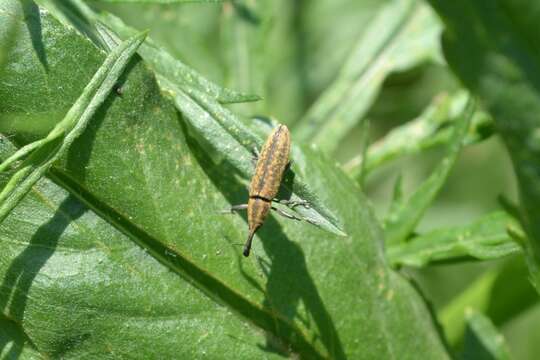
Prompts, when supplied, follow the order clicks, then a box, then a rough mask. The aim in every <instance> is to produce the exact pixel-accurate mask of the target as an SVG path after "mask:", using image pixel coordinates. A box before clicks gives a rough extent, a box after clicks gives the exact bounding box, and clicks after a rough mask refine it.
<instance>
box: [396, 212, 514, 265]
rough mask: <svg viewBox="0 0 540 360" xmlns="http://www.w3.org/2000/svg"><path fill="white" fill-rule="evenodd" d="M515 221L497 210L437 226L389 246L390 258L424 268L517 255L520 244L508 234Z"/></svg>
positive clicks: (402, 263) (398, 263)
mask: <svg viewBox="0 0 540 360" xmlns="http://www.w3.org/2000/svg"><path fill="white" fill-rule="evenodd" d="M515 223H516V222H515V220H514V219H513V218H511V217H510V216H508V215H507V214H506V213H504V212H496V213H493V214H489V215H486V216H484V217H482V218H480V219H478V220H477V221H475V222H473V223H471V224H469V225H467V226H460V227H454V228H446V229H445V228H443V229H437V230H434V231H431V232H428V233H426V234H423V235H420V236H416V237H414V238H412V239H411V240H410V241H409V242H406V243H399V244H396V245H393V246H390V247H389V248H388V250H387V257H388V259H389V261H390V263H391V264H392V265H393V266H400V265H408V266H416V267H423V266H426V265H428V264H430V263H434V262H447V261H456V260H461V259H465V260H467V259H469V258H473V259H478V260H491V259H498V258H501V257H504V256H508V255H512V254H518V253H521V251H522V250H521V247H520V246H519V245H518V244H516V243H515V242H514V241H513V240H512V239H511V238H510V236H509V235H508V233H507V229H508V226H510V225H511V224H515Z"/></svg>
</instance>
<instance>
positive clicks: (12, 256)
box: [0, 0, 448, 359]
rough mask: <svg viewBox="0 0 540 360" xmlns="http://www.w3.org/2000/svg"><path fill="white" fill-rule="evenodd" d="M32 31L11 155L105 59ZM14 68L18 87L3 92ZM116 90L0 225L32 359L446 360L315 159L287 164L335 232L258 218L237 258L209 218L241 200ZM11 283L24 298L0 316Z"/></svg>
mask: <svg viewBox="0 0 540 360" xmlns="http://www.w3.org/2000/svg"><path fill="white" fill-rule="evenodd" d="M13 4H14V3H13V2H12V1H11V0H2V1H1V2H0V9H2V10H4V9H8V8H9V7H10V6H16V5H18V3H15V5H13ZM5 13H9V12H7V11H2V12H0V14H2V15H1V16H5V15H4V14H5ZM39 20H40V27H41V29H42V34H45V35H44V36H43V49H44V51H45V54H46V57H47V59H48V60H49V62H48V63H49V71H48V72H42V71H40V70H41V69H42V65H41V63H40V61H39V58H38V57H36V56H35V50H34V48H33V46H32V41H31V37H30V34H29V33H28V31H27V30H25V28H22V30H23V31H22V32H21V38H20V40H19V42H18V43H17V46H16V47H15V49H14V50H13V51H12V53H10V55H9V56H8V63H7V64H8V65H7V67H6V71H7V72H6V74H7V77H6V78H5V80H4V79H3V81H2V82H0V94H1V96H2V99H4V101H3V102H2V103H1V105H0V110H1V111H0V114H2V115H3V114H4V113H7V114H9V115H10V116H11V118H12V119H13V120H12V121H14V122H16V123H15V126H17V125H18V123H26V126H25V128H26V129H28V134H27V136H23V135H24V134H18V135H17V136H16V137H15V140H16V142H17V144H19V145H22V144H24V143H26V142H28V140H25V139H26V138H27V137H28V138H32V137H35V136H36V135H37V134H38V133H40V131H41V127H40V126H39V125H38V126H36V127H35V129H34V128H33V126H34V124H35V123H36V122H38V121H37V120H36V118H37V119H40V120H39V121H41V119H44V120H43V121H49V122H50V121H52V120H51V119H48V117H50V116H52V115H51V114H53V113H58V112H65V111H67V109H69V107H70V104H72V103H73V102H74V101H75V99H77V97H78V96H79V94H80V93H81V92H82V89H83V87H84V85H85V83H86V82H88V81H89V79H90V78H91V77H92V74H93V73H94V72H95V71H96V70H97V69H98V68H99V65H100V64H101V63H102V62H103V60H104V59H105V57H106V54H105V53H104V52H103V51H102V50H101V49H99V48H98V47H96V46H95V45H94V44H93V43H92V42H91V41H90V40H89V39H87V38H85V37H83V36H82V35H81V34H80V33H78V32H76V31H75V30H74V29H72V28H70V27H64V26H63V25H61V24H60V23H59V22H58V21H56V20H55V19H54V18H53V17H52V16H51V15H50V14H49V13H47V12H46V11H43V10H42V11H41V12H40V16H39ZM3 24H4V22H3V21H1V19H0V27H1V26H3ZM21 25H22V24H21ZM60 39H61V41H60ZM23 49H24V50H25V51H21V50H23ZM67 49H69V51H67ZM17 69H25V75H26V77H25V80H26V84H28V83H30V84H33V85H32V88H31V89H29V88H28V86H25V83H22V82H17V81H14V80H15V79H17V78H18V74H17V72H16V71H17ZM42 80H43V81H42ZM6 84H9V87H8V86H7V85H6ZM8 89H9V94H8ZM50 89H53V90H54V91H49V92H46V91H45V90H50ZM121 89H122V90H121V96H117V95H118V94H115V96H111V98H109V99H108V100H107V101H106V103H105V104H104V106H103V107H102V108H100V110H99V111H98V112H97V113H96V115H95V117H94V118H93V121H92V122H91V123H90V124H89V127H88V128H87V130H86V131H85V133H84V134H83V135H82V136H81V137H80V138H78V139H77V140H76V141H75V142H74V144H73V145H72V147H71V150H70V152H69V154H68V155H67V156H66V157H64V158H63V159H62V160H61V162H59V163H58V165H57V166H55V167H53V169H51V171H50V172H49V177H50V178H51V179H52V180H54V182H55V184H56V185H55V184H51V183H50V182H48V181H47V180H46V179H42V181H41V182H39V183H38V186H37V189H36V188H35V189H36V190H40V189H41V190H42V193H41V195H38V194H36V193H31V196H30V197H27V198H25V200H24V201H23V202H22V203H21V204H20V206H18V207H16V208H15V210H14V211H13V212H12V214H11V215H10V216H9V217H8V218H6V220H5V222H4V223H3V224H2V228H1V229H0V234H1V236H3V237H6V236H9V237H8V238H7V239H6V240H4V238H2V239H3V244H5V246H4V247H5V248H6V249H8V251H3V252H0V259H1V260H0V272H1V276H0V277H1V278H2V281H6V282H7V281H9V282H11V283H13V284H14V285H13V286H7V287H2V288H1V289H2V290H0V291H2V293H0V301H2V302H5V303H6V305H7V306H8V310H6V308H5V306H4V307H2V310H3V311H4V313H6V311H13V312H14V314H12V315H13V318H15V319H18V321H19V323H20V326H21V328H22V329H23V331H24V332H25V334H27V335H28V338H29V339H30V341H32V343H33V344H35V345H36V348H37V349H39V350H40V354H41V355H42V357H49V358H58V357H63V358H68V359H69V358H76V357H85V356H87V357H115V356H116V357H137V358H159V357H164V358H175V357H180V358H203V357H204V356H205V355H206V356H207V357H209V358H219V357H224V358H239V359H253V358H273V357H275V356H274V355H275V353H276V352H279V353H283V354H284V355H285V356H288V357H293V358H294V357H296V358H309V359H318V358H333V359H345V358H351V359H355V358H370V359H379V358H381V357H382V358H388V357H392V356H394V355H395V354H409V353H413V351H415V352H420V353H422V354H425V355H426V356H427V357H429V358H437V359H444V358H448V355H447V353H446V349H445V347H444V345H443V342H442V340H441V338H440V335H439V334H438V332H437V328H436V326H435V325H434V324H433V319H432V317H431V314H430V312H429V311H428V309H427V307H426V305H425V304H424V302H423V300H422V298H421V296H420V295H419V294H418V293H417V291H416V289H415V288H414V287H413V286H412V285H411V284H410V283H409V282H408V281H407V280H406V279H405V278H403V277H402V276H401V275H400V274H398V273H396V272H394V271H393V270H391V269H390V268H389V267H388V266H387V264H386V261H385V259H384V254H383V246H382V243H383V238H382V231H381V229H380V228H379V226H378V223H377V221H376V219H375V217H374V216H373V214H372V211H371V209H370V207H369V205H368V204H367V201H366V200H365V198H364V197H363V195H362V193H361V192H360V191H359V189H358V187H357V186H356V185H355V184H354V183H353V182H352V181H351V180H350V179H349V178H348V177H347V176H346V175H345V174H343V173H342V172H341V171H340V170H339V168H337V167H335V166H334V165H333V163H332V162H331V161H330V160H328V159H326V158H325V157H324V156H322V155H321V154H320V153H318V152H313V151H311V150H309V149H303V148H302V147H299V148H297V150H295V151H298V152H299V153H300V155H298V157H297V156H296V155H294V157H295V159H296V158H298V159H299V161H298V162H297V164H296V165H295V166H296V167H297V168H298V169H300V170H301V171H300V170H298V173H299V174H300V173H301V174H305V175H306V176H305V178H304V181H305V182H306V186H308V187H309V188H310V189H312V191H313V193H315V194H317V195H318V196H320V198H321V203H324V204H325V205H326V204H327V206H328V208H329V209H332V210H333V211H334V212H335V214H336V217H337V218H339V219H340V220H341V221H342V222H343V229H344V231H345V232H346V233H347V234H348V236H346V237H340V236H336V235H333V234H330V233H328V232H325V231H321V230H320V229H318V228H316V227H314V226H311V225H310V224H306V223H301V222H294V221H289V220H286V219H281V218H276V217H274V216H271V217H269V218H268V220H267V222H266V223H265V225H264V226H263V227H262V228H261V230H260V232H259V233H258V235H257V237H256V239H255V243H254V247H253V253H252V256H251V257H249V258H247V259H245V258H243V257H242V255H241V245H237V244H241V243H243V242H244V240H245V237H246V235H247V225H246V221H245V218H242V217H240V216H236V215H222V214H220V213H219V211H220V210H222V209H224V208H226V207H227V206H228V205H229V204H231V203H239V202H243V201H245V199H246V197H247V189H246V187H245V185H244V184H243V183H241V182H240V181H239V180H238V179H237V177H236V176H235V175H236V172H237V170H235V168H234V167H233V165H232V164H231V163H230V162H229V160H228V158H227V157H225V154H220V153H219V152H216V151H215V150H212V147H211V146H209V145H208V144H206V143H205V142H204V141H203V140H204V139H202V138H201V137H200V136H199V135H198V134H197V133H196V132H195V131H194V128H193V127H192V125H191V124H189V123H188V122H187V121H186V119H185V118H184V116H183V115H182V116H180V114H179V113H178V112H177V111H176V109H175V108H174V106H173V104H172V103H171V102H170V101H169V100H168V98H165V97H163V96H162V95H161V92H160V88H159V86H158V84H157V83H156V80H155V77H154V74H153V73H152V72H151V71H150V70H149V69H148V68H147V67H146V66H145V64H144V63H143V62H142V61H135V62H134V63H133V64H132V65H131V66H130V67H129V69H128V72H127V73H126V74H125V77H124V78H123V79H122V83H121ZM36 94H39V96H36ZM188 95H189V96H190V97H191V96H193V97H195V98H196V96H198V93H197V92H193V93H188ZM30 98H31V99H32V100H33V103H32V104H30V101H29V100H28V99H30ZM203 100H204V99H203ZM201 103H203V104H205V105H206V106H208V109H209V111H210V110H211V111H214V110H217V109H219V108H215V107H213V106H214V105H215V103H212V102H202V101H201ZM24 104H29V106H28V107H26V108H24V109H25V111H21V108H20V107H19V106H21V105H24ZM218 105H219V104H218ZM39 110H41V112H39V117H38V116H37V115H36V114H38V111H39ZM53 110H55V111H53ZM55 119H58V118H56V117H55ZM60 119H61V117H60ZM233 124H234V123H233ZM232 150H234V149H232V148H231V151H232ZM220 155H221V156H222V158H221V160H220V159H219V156H220ZM57 185H60V186H61V187H62V188H63V189H66V190H68V192H69V194H67V193H66V192H65V191H64V190H62V189H60V188H59V187H58V186H57ZM49 199H50V200H49ZM81 203H83V204H84V206H83V205H82V204H81ZM36 233H37V235H36ZM43 234H45V235H43ZM42 235H43V236H42ZM10 269H11V270H10ZM25 269H27V270H25ZM6 272H9V274H14V275H13V276H12V275H9V276H6ZM13 287H15V288H16V291H15V294H16V296H17V297H19V298H21V299H23V301H16V302H13V303H11V302H9V299H11V298H12V292H13V290H11V289H12V288H13ZM6 291H9V293H8V295H7V296H6V295H5V292H6ZM7 302H9V304H7ZM11 309H12V310H11ZM111 334H115V336H111Z"/></svg>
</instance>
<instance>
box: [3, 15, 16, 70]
mask: <svg viewBox="0 0 540 360" xmlns="http://www.w3.org/2000/svg"><path fill="white" fill-rule="evenodd" d="M19 10H20V9H19ZM17 17H19V16H13V17H11V18H9V19H7V20H6V21H7V22H8V23H7V26H5V27H4V28H2V32H0V76H1V75H2V72H3V70H4V66H5V63H6V60H7V56H6V55H7V54H8V53H9V52H10V51H11V48H12V47H13V46H14V44H15V41H16V37H17V29H18V27H17V22H16V19H17Z"/></svg>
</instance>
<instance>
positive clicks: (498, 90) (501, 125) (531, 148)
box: [430, 0, 540, 291]
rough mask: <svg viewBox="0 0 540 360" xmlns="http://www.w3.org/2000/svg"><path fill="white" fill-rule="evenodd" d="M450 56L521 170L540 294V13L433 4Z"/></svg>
mask: <svg viewBox="0 0 540 360" xmlns="http://www.w3.org/2000/svg"><path fill="white" fill-rule="evenodd" d="M430 3H431V4H432V5H433V7H434V8H435V10H436V11H437V12H438V13H439V14H440V15H441V17H442V18H443V19H444V22H445V25H446V31H445V33H444V37H443V48H444V53H445V57H446V58H447V60H448V62H449V64H450V66H451V67H452V69H453V70H454V72H455V73H456V74H457V76H459V78H460V79H461V80H462V81H463V83H464V84H465V86H467V88H469V89H470V90H471V91H472V92H473V93H474V94H476V95H477V96H478V97H479V99H480V100H481V101H482V103H483V104H484V105H485V107H486V109H487V110H488V111H489V112H490V113H491V115H492V116H493V118H494V120H495V124H496V129H497V131H498V132H499V133H500V135H501V138H502V140H503V141H504V143H505V144H506V146H507V148H508V151H509V153H510V157H511V159H512V162H513V165H514V169H515V171H516V175H517V179H518V183H519V189H520V198H521V209H522V212H523V214H524V216H523V218H524V222H525V223H524V228H525V231H526V232H527V234H528V236H527V238H528V239H529V240H528V242H527V251H526V253H527V256H528V259H529V266H530V269H531V275H532V279H531V280H532V281H533V283H534V284H535V286H536V287H537V289H538V291H540V205H539V204H540V174H539V172H538V169H539V168H540V136H539V134H540V118H539V117H538V116H537V114H538V113H539V112H540V94H539V92H538V91H537V89H538V88H539V86H540V60H539V58H538V53H539V52H540V43H539V42H538V38H537V36H536V32H537V26H536V22H535V20H533V19H537V18H538V17H539V16H540V8H539V7H538V6H536V4H534V3H533V2H527V1H519V0H501V1H497V2H482V1H473V2H471V1H467V0H459V1H452V2H448V1H439V0H430Z"/></svg>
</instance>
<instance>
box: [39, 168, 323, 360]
mask: <svg viewBox="0 0 540 360" xmlns="http://www.w3.org/2000/svg"><path fill="white" fill-rule="evenodd" d="M48 176H49V178H50V179H51V180H52V181H54V182H55V183H56V184H57V185H58V186H60V187H62V188H64V189H65V190H66V191H68V192H69V193H70V194H72V195H73V196H74V197H76V198H77V199H78V200H79V201H81V202H82V203H83V204H85V205H86V206H87V207H88V208H89V209H91V210H92V211H93V212H94V213H95V214H96V215H97V216H98V217H100V218H101V219H103V220H105V221H106V222H107V223H109V224H110V225H111V226H113V227H114V228H115V229H117V230H118V231H120V232H121V233H123V234H124V235H126V236H127V237H128V238H130V239H131V240H132V241H133V242H134V243H135V244H137V245H138V246H139V247H141V248H142V249H144V250H145V251H146V252H147V253H148V254H149V255H150V256H152V257H153V258H154V259H155V260H157V261H158V262H159V263H161V264H162V265H163V266H165V267H167V268H168V269H169V270H171V271H173V272H174V273H176V274H178V275H179V276H180V277H182V278H184V279H185V280H186V281H187V282H188V283H190V284H191V285H193V286H195V287H196V288H197V289H198V290H200V291H201V292H202V293H203V294H205V295H206V296H208V297H209V298H210V299H211V300H212V301H214V302H216V303H218V304H220V305H224V306H226V307H227V308H229V309H230V310H231V311H233V312H234V313H237V314H239V315H240V316H241V318H243V319H245V320H246V322H247V323H249V324H250V325H252V326H255V327H256V328H260V329H262V330H263V331H268V332H270V333H271V334H272V335H273V336H275V337H276V338H278V339H280V340H281V341H282V342H283V343H284V344H288V345H290V346H291V347H292V348H293V350H294V351H296V352H298V353H300V354H304V355H306V356H308V357H309V358H315V359H323V358H324V356H323V355H321V354H320V353H319V351H318V350H317V349H316V348H314V347H313V346H312V344H311V343H310V342H309V340H307V339H308V337H307V336H306V334H305V333H304V332H303V331H302V330H301V329H300V328H298V327H297V326H296V325H295V324H293V323H291V322H290V321H289V320H288V319H287V318H285V317H283V315H282V314H280V313H275V312H270V311H268V310H266V309H264V308H262V307H260V306H259V305H258V304H256V303H254V302H252V301H250V300H249V299H247V298H246V297H244V296H242V295H241V294H240V293H238V292H237V291H236V290H234V289H232V288H230V287H229V286H227V285H226V284H225V283H224V282H222V281H221V280H220V279H218V278H217V277H215V276H214V275H213V274H210V273H208V272H207V271H205V270H204V269H202V268H200V267H199V266H198V265H196V264H195V263H194V262H193V261H192V260H191V259H189V258H187V257H186V256H185V255H184V254H180V253H178V252H176V251H175V250H173V249H171V248H168V247H167V246H165V245H163V244H162V243H161V242H159V240H158V239H156V238H154V237H153V236H152V235H150V234H148V233H147V232H146V231H145V230H144V229H142V228H140V227H139V226H138V225H137V224H134V223H132V222H130V221H129V220H127V219H128V217H127V216H126V215H125V214H123V213H121V212H120V211H118V210H117V209H115V208H112V207H110V206H109V205H107V204H105V203H103V202H101V201H100V200H99V199H98V198H97V197H95V196H94V195H93V194H91V193H90V192H89V191H88V190H87V189H86V188H84V187H83V186H81V185H80V184H79V183H78V182H77V181H75V180H73V179H72V178H70V177H69V175H67V174H64V173H62V172H61V171H59V170H57V169H54V168H53V169H51V171H50V172H49V174H48ZM152 243H153V245H152ZM174 262H176V263H177V264H174ZM215 289H221V291H215ZM212 290H214V291H212ZM235 300H236V301H235ZM235 303H237V305H235ZM250 315H251V316H250ZM280 328H281V329H283V328H285V329H286V328H289V329H290V330H291V332H292V333H294V334H296V336H295V337H294V338H295V340H296V341H295V342H291V341H290V339H288V338H283V337H282V336H281V335H280V334H279V333H277V331H275V330H276V329H280ZM286 348H288V346H286Z"/></svg>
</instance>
